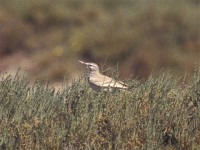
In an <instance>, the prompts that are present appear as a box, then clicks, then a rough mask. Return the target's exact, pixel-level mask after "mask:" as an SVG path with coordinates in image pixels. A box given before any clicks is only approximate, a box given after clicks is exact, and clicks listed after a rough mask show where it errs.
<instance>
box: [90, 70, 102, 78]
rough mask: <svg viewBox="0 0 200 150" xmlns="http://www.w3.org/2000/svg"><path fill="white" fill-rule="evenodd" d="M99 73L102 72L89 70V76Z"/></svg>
mask: <svg viewBox="0 0 200 150" xmlns="http://www.w3.org/2000/svg"><path fill="white" fill-rule="evenodd" d="M97 74H100V73H99V71H90V72H89V77H90V76H93V75H97Z"/></svg>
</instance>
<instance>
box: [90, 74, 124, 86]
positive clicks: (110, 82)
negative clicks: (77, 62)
mask: <svg viewBox="0 0 200 150" xmlns="http://www.w3.org/2000/svg"><path fill="white" fill-rule="evenodd" d="M91 81H92V82H93V83H95V84H96V85H97V86H100V87H115V88H127V84H125V83H124V82H120V81H116V80H114V79H112V78H110V77H107V76H99V77H98V78H92V79H91Z"/></svg>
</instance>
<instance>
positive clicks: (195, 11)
mask: <svg viewBox="0 0 200 150" xmlns="http://www.w3.org/2000/svg"><path fill="white" fill-rule="evenodd" d="M76 60H84V61H91V62H96V63H97V64H99V65H100V66H101V64H104V63H105V68H107V67H114V66H116V65H118V67H119V72H120V77H121V78H128V77H130V76H131V75H132V76H133V77H138V78H146V77H148V76H149V75H150V74H151V73H152V72H159V71H160V70H161V69H164V70H172V71H173V72H175V74H176V75H177V76H183V75H184V74H185V73H192V72H194V66H195V65H197V66H198V63H199V62H200V1H199V0H181V1H174V0H168V1H166V0H95V1H94V0H85V1H84V0H51V1H50V0H39V1H36V0H0V71H1V72H2V71H7V72H9V73H11V74H15V73H16V71H17V70H18V69H19V68H20V70H21V71H24V72H25V73H26V74H27V75H28V76H29V77H30V79H36V78H39V79H47V80H50V81H52V82H62V81H63V78H64V76H65V77H66V78H67V79H69V80H71V79H73V78H75V77H76V76H77V75H78V73H79V71H83V70H82V69H81V68H82V67H83V66H81V65H80V64H78V63H77V62H76Z"/></svg>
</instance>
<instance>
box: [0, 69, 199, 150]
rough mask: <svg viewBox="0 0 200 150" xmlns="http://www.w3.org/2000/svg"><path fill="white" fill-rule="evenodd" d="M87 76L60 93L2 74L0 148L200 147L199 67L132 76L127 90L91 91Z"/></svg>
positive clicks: (36, 83)
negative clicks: (177, 75) (176, 74)
mask: <svg viewBox="0 0 200 150" xmlns="http://www.w3.org/2000/svg"><path fill="white" fill-rule="evenodd" d="M81 80H83V77H80V78H79V79H78V80H77V81H74V82H73V83H72V85H71V86H68V85H65V84H66V83H64V84H63V88H62V89H60V90H59V91H56V90H55V89H54V87H53V86H51V85H50V84H48V83H47V82H41V81H36V82H35V83H34V84H32V85H30V83H29V82H28V80H27V78H25V77H22V76H20V75H18V74H17V75H16V76H15V77H13V76H10V75H7V74H1V81H0V146H1V149H148V150H151V149H152V150H153V149H200V141H199V139H200V126H199V124H200V109H199V106H200V71H196V72H195V73H194V75H193V76H192V77H191V78H190V80H189V83H187V84H186V83H182V82H180V81H177V80H176V79H174V78H173V75H172V74H170V73H168V74H163V73H160V75H158V76H155V75H152V76H150V77H149V78H148V80H147V81H137V80H132V79H129V80H127V83H128V84H129V86H130V88H129V90H128V91H121V92H114V93H96V92H93V91H92V90H91V89H89V87H88V86H87V84H86V83H84V82H82V81H81Z"/></svg>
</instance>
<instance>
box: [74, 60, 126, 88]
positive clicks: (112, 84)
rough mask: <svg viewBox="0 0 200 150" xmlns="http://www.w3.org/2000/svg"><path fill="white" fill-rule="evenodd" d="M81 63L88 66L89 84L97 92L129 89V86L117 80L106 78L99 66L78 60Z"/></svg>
mask: <svg viewBox="0 0 200 150" xmlns="http://www.w3.org/2000/svg"><path fill="white" fill-rule="evenodd" d="M78 62H79V63H81V64H83V65H86V66H87V68H88V70H89V74H88V77H87V79H88V83H89V86H90V87H91V88H92V89H93V90H94V91H96V92H101V91H112V90H113V89H121V90H122V89H124V90H125V89H127V88H128V86H127V84H126V83H124V82H121V81H116V80H115V79H113V78H111V77H108V76H105V75H103V74H101V73H100V72H99V66H98V65H97V64H95V63H91V62H83V61H81V60H78Z"/></svg>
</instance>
